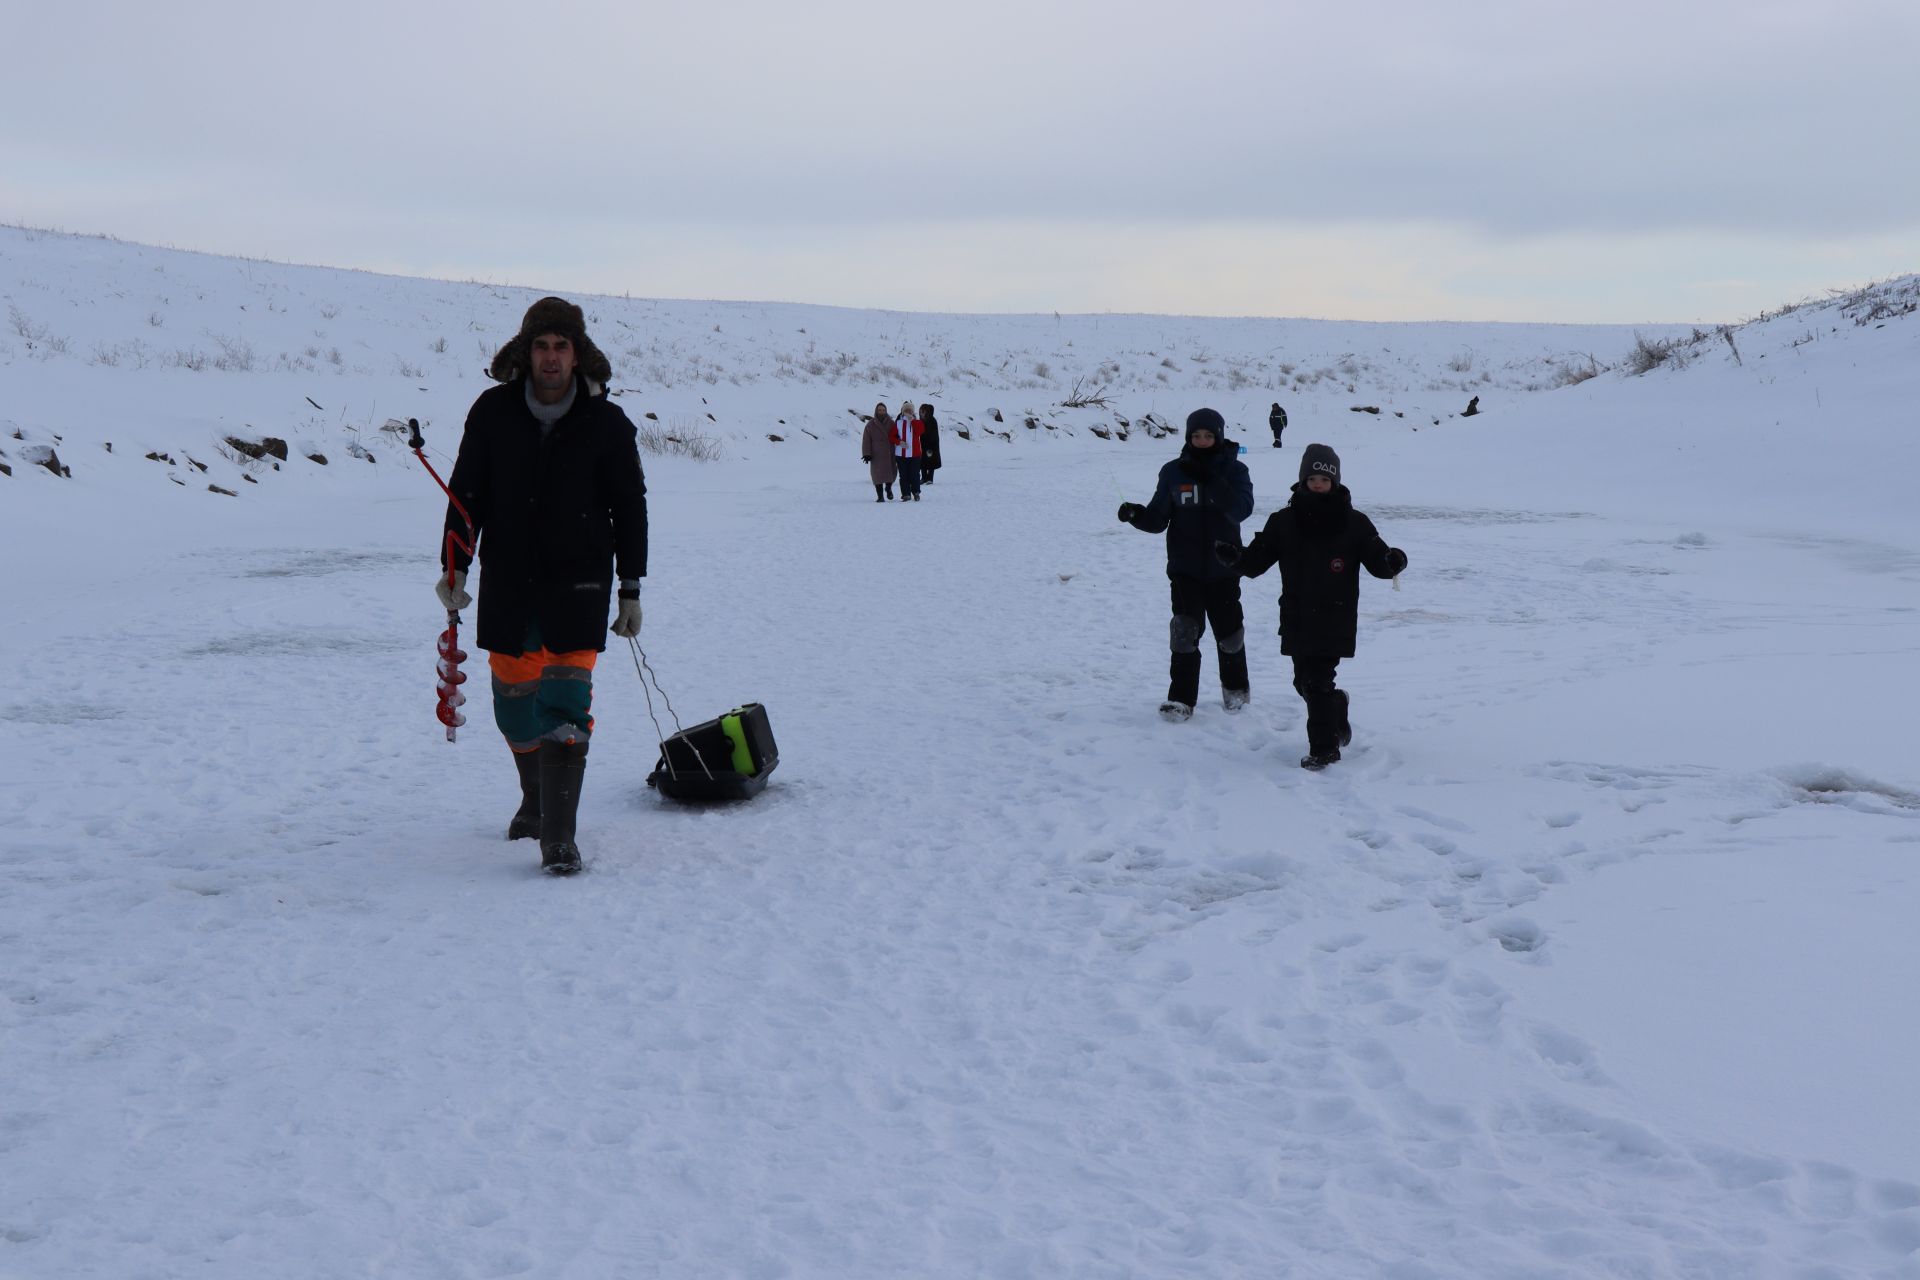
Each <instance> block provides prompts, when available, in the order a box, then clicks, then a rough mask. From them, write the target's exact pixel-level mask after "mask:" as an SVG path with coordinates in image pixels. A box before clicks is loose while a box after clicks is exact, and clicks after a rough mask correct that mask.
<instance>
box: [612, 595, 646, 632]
mask: <svg viewBox="0 0 1920 1280" xmlns="http://www.w3.org/2000/svg"><path fill="white" fill-rule="evenodd" d="M613 634H615V635H617V636H619V637H620V638H621V639H622V640H631V639H633V638H634V637H635V636H637V635H639V634H640V602H639V601H638V600H622V601H621V602H620V612H619V613H618V614H616V615H615V616H614V619H613Z"/></svg>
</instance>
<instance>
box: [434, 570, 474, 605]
mask: <svg viewBox="0 0 1920 1280" xmlns="http://www.w3.org/2000/svg"><path fill="white" fill-rule="evenodd" d="M433 594H435V595H436V596H439V597H440V606H441V608H443V609H445V610H446V611H447V612H448V613H458V612H460V611H461V610H462V609H464V608H466V607H467V606H468V605H470V604H472V603H473V597H472V596H470V595H468V594H467V575H466V574H465V573H463V572H460V571H458V570H456V571H455V572H454V575H453V581H452V582H448V581H447V575H446V574H444V573H443V574H441V575H440V576H439V577H438V578H436V579H435V580H434V583H433Z"/></svg>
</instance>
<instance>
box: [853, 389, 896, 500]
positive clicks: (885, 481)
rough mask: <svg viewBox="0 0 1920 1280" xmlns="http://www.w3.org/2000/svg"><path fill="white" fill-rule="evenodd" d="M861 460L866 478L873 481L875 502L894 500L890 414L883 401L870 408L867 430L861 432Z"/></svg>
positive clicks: (891, 417) (891, 421) (891, 423)
mask: <svg viewBox="0 0 1920 1280" xmlns="http://www.w3.org/2000/svg"><path fill="white" fill-rule="evenodd" d="M860 461H862V462H864V463H866V464H867V479H869V480H871V481H873V500H874V501H875V502H892V501H893V477H894V474H895V471H896V468H895V467H894V465H893V415H892V414H891V413H888V412H887V406H886V404H885V403H884V402H883V403H881V404H876V405H875V406H873V416H872V417H871V418H868V419H867V426H866V430H864V431H862V432H861V433H860Z"/></svg>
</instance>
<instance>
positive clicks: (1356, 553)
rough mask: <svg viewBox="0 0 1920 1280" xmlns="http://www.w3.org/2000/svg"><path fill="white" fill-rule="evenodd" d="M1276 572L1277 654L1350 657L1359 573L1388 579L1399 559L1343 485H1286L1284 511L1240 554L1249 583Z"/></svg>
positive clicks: (1403, 562)
mask: <svg viewBox="0 0 1920 1280" xmlns="http://www.w3.org/2000/svg"><path fill="white" fill-rule="evenodd" d="M1276 564H1277V565H1279V566H1280V652H1281V653H1283V654H1288V655H1297V656H1299V657H1323V658H1351V657H1352V656H1353V644H1354V637H1355V633H1356V632H1357V631H1358V630H1359V614H1360V567H1361V566H1362V565H1365V566H1366V569H1367V572H1368V573H1371V574H1372V575H1373V576H1374V577H1376V578H1391V577H1393V576H1394V575H1395V574H1396V573H1398V572H1400V570H1402V569H1404V568H1406V567H1407V556H1406V553H1405V552H1404V551H1399V550H1396V549H1394V548H1391V547H1389V546H1387V544H1386V540H1385V539H1383V538H1382V537H1381V536H1380V534H1379V532H1378V531H1377V530H1375V529H1374V527H1373V521H1371V520H1369V519H1367V517H1366V515H1365V513H1363V512H1359V511H1355V510H1354V509H1353V495H1352V494H1350V493H1348V492H1347V487H1346V486H1345V485H1343V484H1342V485H1335V486H1334V487H1333V489H1332V490H1331V491H1329V492H1327V493H1325V494H1316V493H1313V492H1311V491H1309V490H1308V489H1307V488H1306V487H1305V486H1303V485H1298V484H1296V485H1294V486H1293V497H1292V498H1291V499H1290V500H1289V501H1288V503H1287V505H1286V506H1284V507H1282V508H1280V510H1278V511H1276V512H1274V513H1273V514H1272V515H1270V516H1268V517H1267V523H1266V527H1265V528H1263V529H1261V530H1260V532H1259V533H1256V534H1254V535H1253V541H1252V542H1250V543H1248V544H1247V549H1246V550H1245V551H1244V552H1242V553H1241V555H1240V562H1239V572H1240V573H1241V575H1242V576H1244V577H1248V578H1257V577H1259V576H1260V575H1261V574H1263V573H1265V572H1266V571H1267V570H1268V569H1271V568H1272V567H1273V566H1274V565H1276Z"/></svg>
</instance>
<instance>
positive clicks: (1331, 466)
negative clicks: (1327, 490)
mask: <svg viewBox="0 0 1920 1280" xmlns="http://www.w3.org/2000/svg"><path fill="white" fill-rule="evenodd" d="M1308 476H1326V477H1327V478H1328V479H1330V480H1332V481H1333V482H1334V483H1335V484H1339V483H1340V455H1339V454H1337V453H1335V452H1334V451H1333V448H1332V446H1330V445H1324V444H1310V445H1308V446H1307V449H1306V452H1305V453H1302V454H1301V455H1300V483H1302V484H1305V483H1306V482H1307V477H1308Z"/></svg>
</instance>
